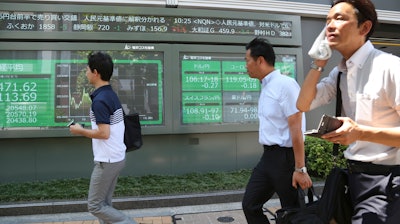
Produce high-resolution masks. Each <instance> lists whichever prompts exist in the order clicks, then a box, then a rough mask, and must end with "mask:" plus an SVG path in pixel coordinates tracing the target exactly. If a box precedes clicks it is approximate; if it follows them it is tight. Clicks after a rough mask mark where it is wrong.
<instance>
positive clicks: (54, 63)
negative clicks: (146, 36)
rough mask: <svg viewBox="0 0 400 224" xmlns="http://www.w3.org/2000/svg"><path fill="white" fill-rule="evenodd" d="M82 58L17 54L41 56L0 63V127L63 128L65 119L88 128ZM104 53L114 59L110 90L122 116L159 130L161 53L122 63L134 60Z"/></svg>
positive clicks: (88, 86)
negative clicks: (134, 117)
mask: <svg viewBox="0 0 400 224" xmlns="http://www.w3.org/2000/svg"><path fill="white" fill-rule="evenodd" d="M10 52H11V51H8V53H10ZM32 52H34V53H33V54H32ZM3 53H4V52H3ZM88 53H89V51H62V52H61V51H18V53H15V55H17V58H18V57H20V58H26V57H27V56H28V55H41V56H38V58H36V59H9V60H0V127H1V128H2V129H7V128H17V127H20V128H29V127H32V128H35V127H36V128H43V127H59V126H62V127H65V124H66V123H67V122H68V121H69V120H71V119H74V120H75V121H76V122H82V123H87V124H90V123H89V122H90V120H89V111H90V106H91V99H90V93H91V92H92V91H93V90H94V89H93V86H92V85H91V84H89V83H88V81H87V78H86V66H87V59H86V57H87V54H88ZM108 53H109V54H110V55H111V56H112V57H113V59H115V62H114V72H113V77H112V79H111V85H112V87H113V89H114V91H115V92H117V94H118V95H119V98H120V100H121V103H122V106H123V108H124V110H125V112H126V113H130V112H138V113H139V114H140V119H141V123H142V124H144V125H160V124H162V123H163V113H162V107H163V94H162V91H163V90H162V86H163V85H162V80H163V65H162V63H163V57H164V56H163V53H162V52H140V57H141V59H140V60H139V59H128V58H135V57H136V56H135V55H134V54H135V53H133V52H130V51H129V52H122V51H108ZM2 55H4V54H2ZM10 57H11V56H10ZM40 57H42V58H40ZM67 58H68V59H67Z"/></svg>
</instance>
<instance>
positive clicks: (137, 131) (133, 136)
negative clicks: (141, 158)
mask: <svg viewBox="0 0 400 224" xmlns="http://www.w3.org/2000/svg"><path fill="white" fill-rule="evenodd" d="M124 123H125V133H124V143H125V145H126V152H130V151H133V150H137V149H139V148H140V147H142V145H143V139H142V126H141V125H140V119H139V114H138V113H133V114H125V112H124Z"/></svg>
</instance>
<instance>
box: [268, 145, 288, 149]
mask: <svg viewBox="0 0 400 224" xmlns="http://www.w3.org/2000/svg"><path fill="white" fill-rule="evenodd" d="M263 146H264V150H273V149H291V148H292V147H282V146H279V145H263Z"/></svg>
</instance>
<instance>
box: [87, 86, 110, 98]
mask: <svg viewBox="0 0 400 224" xmlns="http://www.w3.org/2000/svg"><path fill="white" fill-rule="evenodd" d="M103 89H112V88H111V85H104V86H101V87H99V88H97V89H95V90H94V91H93V92H92V94H90V98H91V99H93V98H94V97H95V96H96V95H97V94H98V93H99V92H100V91H102V90H103Z"/></svg>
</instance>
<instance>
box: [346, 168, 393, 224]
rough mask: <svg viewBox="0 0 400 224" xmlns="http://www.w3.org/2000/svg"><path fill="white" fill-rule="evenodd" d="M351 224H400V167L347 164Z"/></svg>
mask: <svg viewBox="0 0 400 224" xmlns="http://www.w3.org/2000/svg"><path fill="white" fill-rule="evenodd" d="M348 167H349V187H350V195H351V199H352V202H353V207H354V213H353V217H352V224H381V223H388V224H397V223H400V166H383V165H376V164H372V163H363V162H357V161H349V164H348Z"/></svg>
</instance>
